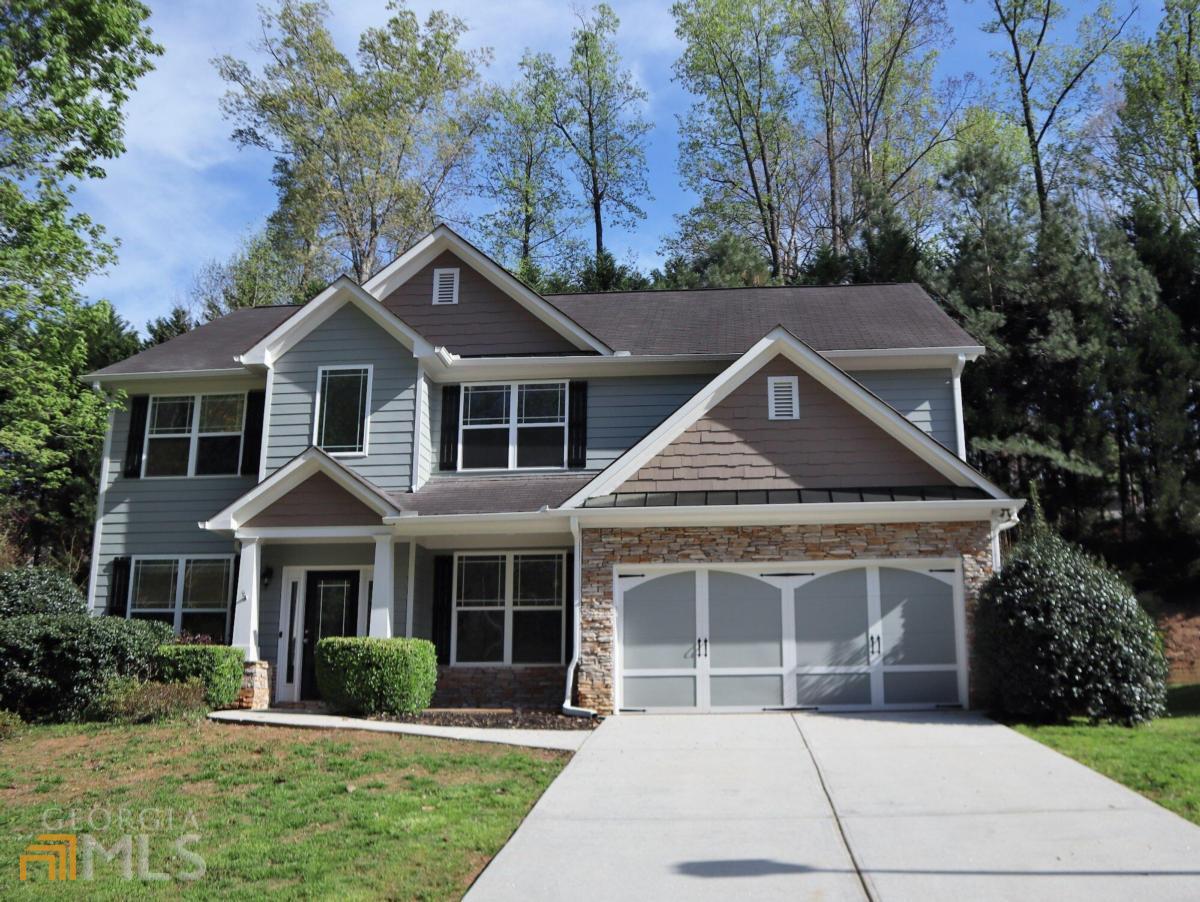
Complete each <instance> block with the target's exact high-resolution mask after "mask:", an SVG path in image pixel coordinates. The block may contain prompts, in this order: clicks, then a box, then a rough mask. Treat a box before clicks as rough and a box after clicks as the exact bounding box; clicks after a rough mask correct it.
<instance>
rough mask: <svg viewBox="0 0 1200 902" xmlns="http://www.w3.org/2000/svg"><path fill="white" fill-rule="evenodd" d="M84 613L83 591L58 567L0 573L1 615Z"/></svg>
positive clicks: (16, 569)
mask: <svg viewBox="0 0 1200 902" xmlns="http://www.w3.org/2000/svg"><path fill="white" fill-rule="evenodd" d="M86 613H87V601H86V600H85V599H84V597H83V593H82V592H80V591H79V587H78V586H76V585H75V581H74V580H73V579H71V577H70V576H68V575H67V574H66V573H65V572H64V571H62V570H59V569H58V568H57V567H32V566H30V567H13V568H12V569H11V570H5V571H4V572H3V573H0V617H19V616H21V615H23V614H86Z"/></svg>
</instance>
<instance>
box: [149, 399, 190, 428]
mask: <svg viewBox="0 0 1200 902" xmlns="http://www.w3.org/2000/svg"><path fill="white" fill-rule="evenodd" d="M193 400H194V399H193V398H192V396H191V395H179V396H176V397H169V398H168V397H159V398H154V399H153V400H152V403H151V405H150V407H151V410H150V434H151V435H189V434H191V431H192V403H193Z"/></svg>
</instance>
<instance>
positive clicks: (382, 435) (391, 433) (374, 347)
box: [267, 305, 417, 491]
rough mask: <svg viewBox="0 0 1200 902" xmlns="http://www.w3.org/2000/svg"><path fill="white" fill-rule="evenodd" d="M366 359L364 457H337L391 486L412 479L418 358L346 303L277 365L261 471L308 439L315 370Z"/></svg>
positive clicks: (395, 487) (403, 486)
mask: <svg viewBox="0 0 1200 902" xmlns="http://www.w3.org/2000/svg"><path fill="white" fill-rule="evenodd" d="M344 364H345V365H353V364H371V365H372V366H373V367H374V371H373V373H372V382H371V399H370V411H371V421H370V433H369V435H368V437H367V452H368V454H367V456H366V457H362V458H354V457H343V458H340V460H341V461H342V462H343V463H345V464H346V465H347V466H348V467H349V468H350V469H352V470H354V471H355V472H357V473H359V474H360V475H362V476H364V477H366V478H367V479H369V480H371V481H372V482H373V483H375V485H377V486H379V487H380V488H382V489H387V490H389V491H404V490H406V489H407V488H408V487H409V484H410V480H411V471H410V467H411V465H412V440H413V409H414V397H415V394H416V391H415V385H416V374H417V366H416V361H415V360H414V359H413V356H412V354H411V353H410V352H409V351H408V349H407V348H405V347H404V346H403V345H402V344H400V343H399V342H397V341H396V340H395V339H394V338H392V337H391V336H390V335H388V334H387V333H386V332H384V331H383V330H382V329H380V328H379V327H378V326H377V325H375V323H373V322H372V321H371V320H370V319H369V318H368V317H367V316H366V314H364V313H362V312H361V311H359V310H358V309H357V308H356V307H353V306H351V305H347V306H344V307H342V308H341V309H340V310H338V311H337V312H336V313H334V314H333V315H332V316H330V317H329V319H327V320H326V321H325V322H323V323H322V324H321V325H320V326H318V327H317V328H316V329H315V330H314V331H313V332H312V333H311V334H310V335H307V336H306V337H305V338H304V339H303V340H301V341H300V342H298V343H297V344H296V345H295V346H294V347H292V348H291V349H290V350H289V351H288V352H287V353H286V354H284V355H283V356H282V357H281V358H279V360H277V361H276V362H275V375H274V382H273V383H272V387H271V410H270V412H269V413H270V421H269V422H270V428H269V430H268V444H267V474H268V475H270V474H271V473H273V472H274V471H275V470H277V469H278V468H279V467H281V466H283V465H284V464H286V463H287V462H288V461H289V460H291V459H292V458H293V457H295V456H296V455H297V454H299V453H300V452H301V451H303V450H304V449H305V448H307V447H309V445H311V444H312V436H313V413H314V402H315V398H316V388H317V368H318V367H321V366H340V365H344Z"/></svg>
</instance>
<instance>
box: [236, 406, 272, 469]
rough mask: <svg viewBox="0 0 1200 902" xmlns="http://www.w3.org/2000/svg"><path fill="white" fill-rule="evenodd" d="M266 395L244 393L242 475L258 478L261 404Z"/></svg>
mask: <svg viewBox="0 0 1200 902" xmlns="http://www.w3.org/2000/svg"><path fill="white" fill-rule="evenodd" d="M266 398H267V393H266V392H263V391H252V392H247V393H246V431H245V433H244V434H243V435H242V475H243V476H258V458H259V455H260V452H261V451H262V434H263V404H264V403H265V402H266Z"/></svg>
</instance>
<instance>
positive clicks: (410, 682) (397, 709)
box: [317, 636, 437, 714]
mask: <svg viewBox="0 0 1200 902" xmlns="http://www.w3.org/2000/svg"><path fill="white" fill-rule="evenodd" d="M436 682H437V653H436V652H435V651H434V648H433V643H432V642H428V641H426V640H425V639H371V638H368V637H365V636H338V637H330V638H328V639H322V640H321V641H320V642H318V643H317V687H318V688H319V689H320V690H321V697H322V698H323V699H324V700H325V701H326V702H328V703H329V704H330V705H332V706H333V707H334V708H335V709H337V710H339V711H348V712H351V713H355V714H415V713H416V712H418V711H422V710H424V709H425V708H427V707H429V702H430V700H431V699H432V698H433V687H434V684H435V683H436Z"/></svg>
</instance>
